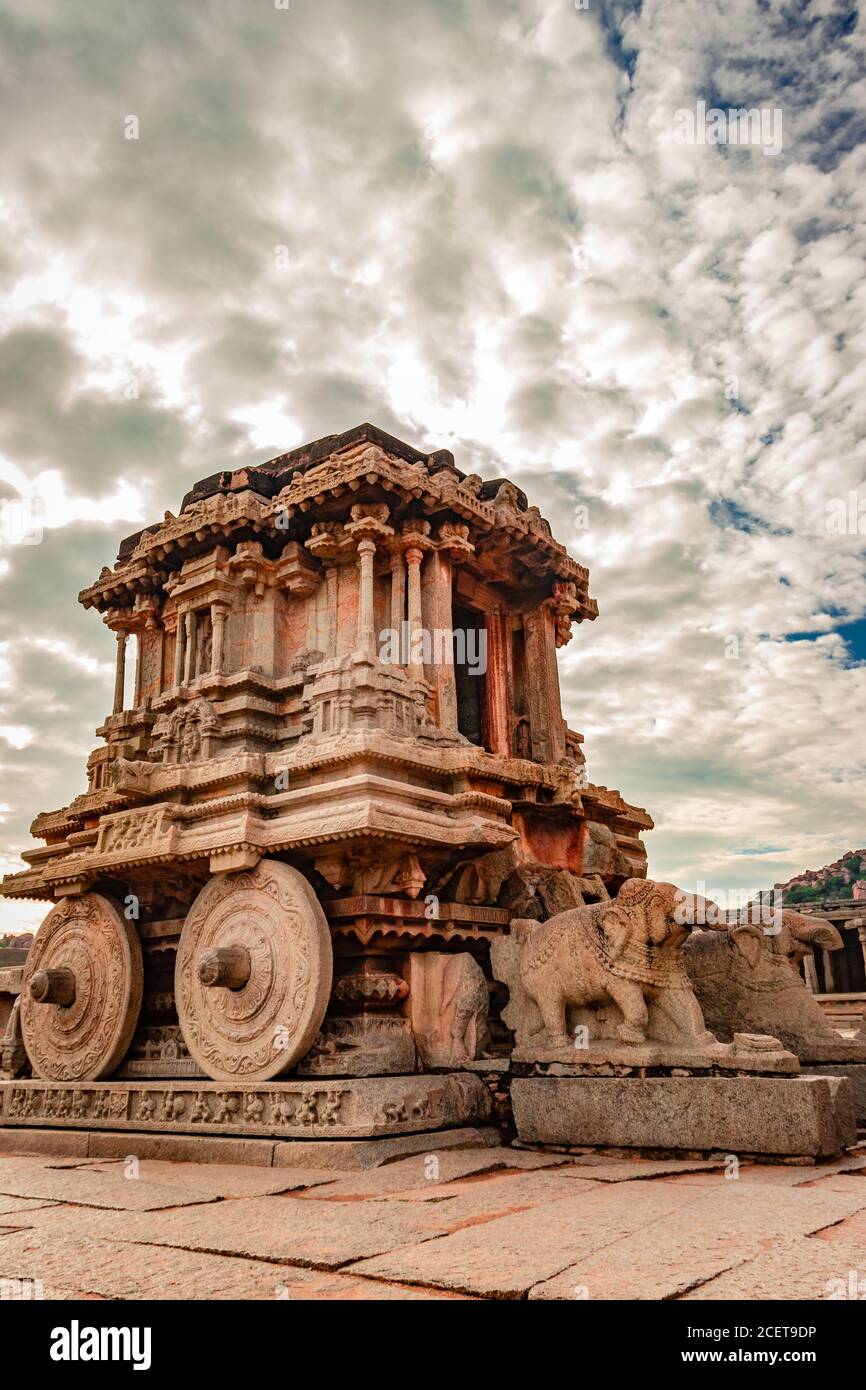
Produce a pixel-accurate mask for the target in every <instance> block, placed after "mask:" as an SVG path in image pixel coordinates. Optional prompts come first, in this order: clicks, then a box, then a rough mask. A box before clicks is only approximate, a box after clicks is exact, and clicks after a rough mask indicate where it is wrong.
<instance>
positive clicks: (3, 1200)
mask: <svg viewBox="0 0 866 1390" xmlns="http://www.w3.org/2000/svg"><path fill="white" fill-rule="evenodd" d="M0 1176H2V1175H0ZM52 1205H53V1203H51V1202H40V1201H38V1200H37V1199H36V1198H34V1197H6V1196H0V1216H13V1215H16V1214H17V1213H19V1212H25V1211H34V1210H38V1209H39V1208H40V1207H47V1206H52Z"/></svg>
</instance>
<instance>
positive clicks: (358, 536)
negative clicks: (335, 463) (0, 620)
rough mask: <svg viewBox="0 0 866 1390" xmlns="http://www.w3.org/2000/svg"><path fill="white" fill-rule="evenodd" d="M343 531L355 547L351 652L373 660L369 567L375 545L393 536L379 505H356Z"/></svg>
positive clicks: (384, 510) (373, 612) (372, 596)
mask: <svg viewBox="0 0 866 1390" xmlns="http://www.w3.org/2000/svg"><path fill="white" fill-rule="evenodd" d="M351 517H352V519H351V521H349V522H348V523H347V525H346V528H345V529H346V531H347V532H348V533H349V535H350V536H351V537H352V539H353V540H354V541H355V543H356V544H357V547H358V575H359V578H358V635H357V639H356V642H355V649H356V652H357V653H358V655H359V656H361V657H363V658H364V659H365V660H367V661H375V660H376V595H375V588H374V570H373V565H374V561H375V558H376V542H377V541H378V542H379V543H380V544H381V543H382V542H384V541H385V540H386V539H387V538H388V537H389V536H393V534H394V528H393V527H392V526H388V525H387V524H386V523H387V518H388V508H387V507H386V506H385V505H384V504H382V503H376V504H373V505H364V504H359V505H358V506H355V507H353V508H352V511H351Z"/></svg>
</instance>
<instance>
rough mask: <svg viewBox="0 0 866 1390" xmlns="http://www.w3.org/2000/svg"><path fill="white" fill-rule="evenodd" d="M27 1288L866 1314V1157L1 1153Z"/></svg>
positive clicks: (14, 1247)
mask: <svg viewBox="0 0 866 1390" xmlns="http://www.w3.org/2000/svg"><path fill="white" fill-rule="evenodd" d="M16 1280H30V1281H34V1284H32V1285H31V1286H30V1288H32V1289H33V1291H34V1292H35V1293H36V1294H37V1295H38V1296H42V1297H44V1298H47V1299H63V1298H88V1299H106V1298H122V1299H153V1298H158V1299H226V1298H242V1299H262V1298H263V1299H271V1298H284V1299H309V1298H315V1299H442V1298H464V1299H465V1298H530V1299H576V1298H590V1299H617V1298H626V1299H634V1298H640V1299H676V1298H685V1299H728V1298H737V1299H778V1298H782V1299H803V1298H805V1299H825V1298H828V1297H829V1296H831V1295H835V1296H836V1297H839V1296H840V1295H844V1296H846V1297H851V1296H859V1297H860V1298H866V1146H861V1147H860V1148H859V1149H858V1150H855V1151H854V1152H852V1153H851V1154H849V1156H848V1157H847V1158H845V1159H842V1160H839V1161H836V1162H833V1163H825V1164H821V1165H818V1166H799V1165H778V1166H776V1165H754V1164H753V1165H747V1164H745V1163H744V1164H742V1165H741V1166H740V1167H739V1169H738V1171H737V1173H736V1175H732V1174H731V1172H730V1165H727V1166H726V1164H725V1163H724V1161H722V1160H719V1161H718V1162H714V1161H704V1162H701V1161H694V1162H691V1161H687V1160H682V1161H668V1162H655V1161H651V1160H640V1159H616V1158H604V1157H600V1156H598V1157H597V1156H592V1157H581V1158H573V1157H568V1156H565V1155H556V1154H540V1153H531V1152H528V1151H521V1150H512V1149H490V1148H485V1149H481V1148H479V1149H466V1150H450V1151H448V1150H446V1151H442V1152H439V1153H431V1154H428V1155H423V1154H422V1155H418V1156H416V1157H413V1158H406V1159H401V1160H399V1161H397V1162H394V1163H388V1164H386V1165H384V1166H382V1167H380V1168H373V1169H368V1170H366V1171H361V1172H359V1171H355V1172H351V1173H349V1172H346V1173H342V1172H333V1171H326V1170H323V1169H309V1168H308V1169H303V1168H298V1169H291V1168H285V1169H274V1168H259V1167H252V1166H249V1165H232V1164H196V1163H170V1162H165V1161H158V1160H146V1159H145V1160H140V1161H139V1160H137V1159H135V1158H134V1157H130V1158H128V1159H127V1160H118V1161H116V1162H111V1161H107V1160H96V1159H81V1158H78V1159H76V1158H56V1157H51V1156H49V1155H47V1154H39V1155H23V1154H12V1153H0V1294H3V1295H4V1296H5V1297H7V1298H8V1297H10V1296H15V1291H16V1290H17V1289H19V1288H20V1287H21V1286H19V1285H16V1284H15V1283H14V1282H11V1283H10V1282H3V1281H16ZM34 1285H35V1287H34ZM10 1291H11V1292H10ZM855 1291H856V1292H855Z"/></svg>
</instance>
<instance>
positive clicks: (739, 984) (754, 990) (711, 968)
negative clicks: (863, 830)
mask: <svg viewBox="0 0 866 1390" xmlns="http://www.w3.org/2000/svg"><path fill="white" fill-rule="evenodd" d="M813 945H815V946H821V947H823V949H824V950H825V951H838V950H839V949H840V947H841V946H842V938H841V936H840V935H839V932H838V931H837V930H836V928H835V927H834V926H832V925H831V923H829V922H825V921H823V920H821V919H820V918H815V917H808V916H806V915H805V914H804V913H802V912H794V911H792V910H791V909H789V908H785V909H783V910H782V913H781V921H779V922H777V921H775V920H773V921H772V922H768V923H767V924H766V925H765V926H762V925H760V924H758V923H755V922H751V921H749V920H745V921H737V922H731V923H729V924H727V927H726V930H725V931H723V932H695V933H694V935H693V936H692V938H691V940H690V941H689V942H688V943H687V945H686V946H685V948H684V950H683V959H684V961H685V965H686V970H687V971H688V975H689V979H690V980H691V982H692V985H693V987H694V990H695V994H696V995H697V998H698V1001H699V1003H700V1005H701V1008H702V1010H703V1013H704V1017H705V1019H706V1021H707V1026H708V1027H709V1028H711V1029H712V1031H713V1032H714V1033H715V1034H716V1036H717V1037H718V1038H719V1039H721V1041H723V1042H729V1041H730V1039H731V1038H732V1036H733V1034H734V1033H738V1032H744V1033H768V1034H770V1035H771V1036H772V1037H774V1038H779V1039H780V1041H781V1042H782V1043H783V1044H784V1045H785V1047H786V1048H789V1049H790V1051H792V1052H795V1053H796V1054H797V1055H798V1056H800V1057H802V1058H804V1059H808V1058H810V1057H811V1056H813V1055H814V1053H815V1049H816V1047H821V1046H827V1045H832V1047H833V1048H834V1049H835V1050H837V1051H841V1048H840V1041H841V1040H840V1037H839V1034H838V1033H837V1032H836V1030H835V1028H833V1027H832V1026H831V1024H830V1023H829V1021H828V1019H827V1018H826V1017H825V1015H824V1013H823V1011H822V1009H821V1006H820V1005H819V1004H818V1002H817V1000H816V999H814V998H813V996H812V995H811V994H810V992H809V990H808V989H807V987H806V985H805V983H804V981H803V979H802V976H801V975H800V969H799V967H800V962H801V961H802V959H803V957H804V956H805V955H807V954H808V953H809V952H810V951H811V949H812V946H813Z"/></svg>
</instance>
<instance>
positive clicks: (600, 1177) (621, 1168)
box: [562, 1157, 725, 1182]
mask: <svg viewBox="0 0 866 1390" xmlns="http://www.w3.org/2000/svg"><path fill="white" fill-rule="evenodd" d="M568 1162H569V1166H568V1167H567V1168H564V1169H563V1170H562V1171H563V1172H567V1173H570V1174H573V1175H574V1176H575V1177H582V1178H592V1180H593V1182H637V1181H640V1180H641V1179H644V1178H666V1177H669V1176H670V1175H671V1174H677V1173H702V1174H703V1173H708V1172H713V1171H715V1170H716V1169H719V1168H724V1165H725V1160H724V1159H723V1158H705V1159H701V1158H695V1159H690V1158H669V1159H645V1160H642V1159H630V1158H617V1159H611V1160H609V1161H608V1162H605V1161H604V1160H602V1159H598V1158H584V1157H581V1158H574V1159H570V1160H568Z"/></svg>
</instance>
